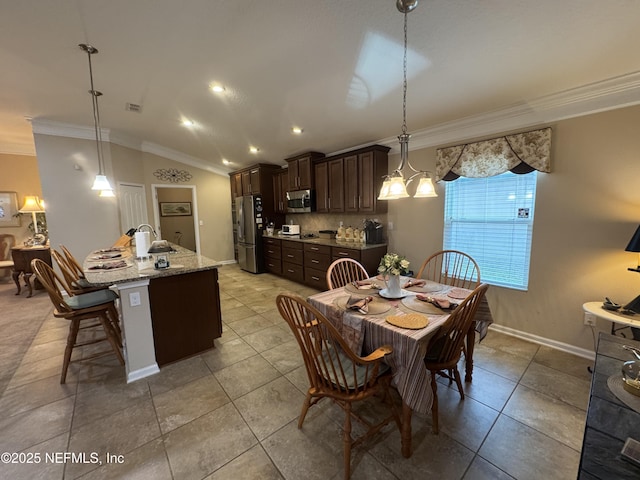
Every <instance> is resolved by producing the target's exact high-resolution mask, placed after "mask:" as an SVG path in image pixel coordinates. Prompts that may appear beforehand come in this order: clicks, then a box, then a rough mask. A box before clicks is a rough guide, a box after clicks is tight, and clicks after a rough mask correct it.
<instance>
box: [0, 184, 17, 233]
mask: <svg viewBox="0 0 640 480" xmlns="http://www.w3.org/2000/svg"><path fill="white" fill-rule="evenodd" d="M17 213H18V194H17V193H16V192H0V227H19V226H20V221H21V218H20V215H17Z"/></svg>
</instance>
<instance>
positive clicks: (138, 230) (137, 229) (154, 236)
mask: <svg viewBox="0 0 640 480" xmlns="http://www.w3.org/2000/svg"><path fill="white" fill-rule="evenodd" d="M142 227H149V230H151V233H153V238H155V239H157V238H158V234H157V233H156V231H155V230H154V229H153V227H152V226H151V225H149V224H148V223H143V224H140V225H138V228H136V231H137V232H141V231H142V230H140V229H141V228H142Z"/></svg>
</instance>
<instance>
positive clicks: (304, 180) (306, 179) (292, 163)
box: [286, 152, 324, 192]
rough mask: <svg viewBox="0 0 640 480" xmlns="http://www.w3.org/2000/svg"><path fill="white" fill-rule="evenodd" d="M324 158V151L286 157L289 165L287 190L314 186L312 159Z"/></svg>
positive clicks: (305, 188)
mask: <svg viewBox="0 0 640 480" xmlns="http://www.w3.org/2000/svg"><path fill="white" fill-rule="evenodd" d="M321 158H324V153H319V152H307V153H303V154H301V155H298V156H295V157H291V158H287V159H286V162H287V164H288V165H289V183H288V188H287V190H288V191H291V192H292V191H295V190H307V189H312V188H314V178H313V177H314V168H313V163H314V161H316V160H318V159H321Z"/></svg>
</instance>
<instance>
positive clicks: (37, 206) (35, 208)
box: [18, 195, 44, 213]
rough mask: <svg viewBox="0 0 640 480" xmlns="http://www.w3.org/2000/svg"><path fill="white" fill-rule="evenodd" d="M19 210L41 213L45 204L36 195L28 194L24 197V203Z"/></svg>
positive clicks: (21, 211)
mask: <svg viewBox="0 0 640 480" xmlns="http://www.w3.org/2000/svg"><path fill="white" fill-rule="evenodd" d="M18 211H19V212H20V213H41V212H44V206H43V205H42V203H41V202H40V199H39V198H38V197H37V196H36V195H27V196H26V197H24V205H22V208H21V209H20V210H18Z"/></svg>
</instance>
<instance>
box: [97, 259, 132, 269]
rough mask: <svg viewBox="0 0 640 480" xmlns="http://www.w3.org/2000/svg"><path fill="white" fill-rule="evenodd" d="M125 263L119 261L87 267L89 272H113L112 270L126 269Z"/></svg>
mask: <svg viewBox="0 0 640 480" xmlns="http://www.w3.org/2000/svg"><path fill="white" fill-rule="evenodd" d="M126 266H127V262H125V261H124V260H120V261H119V262H109V263H100V264H98V265H93V266H91V267H89V270H113V269H114V268H122V267H126Z"/></svg>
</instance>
